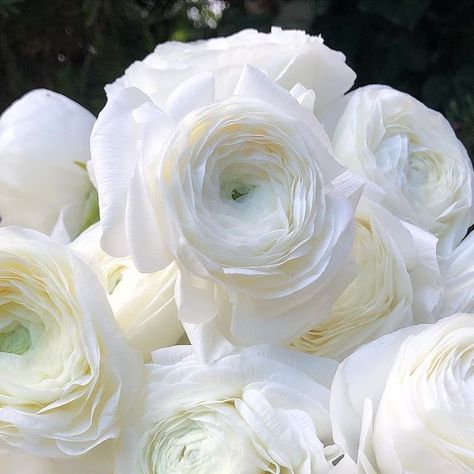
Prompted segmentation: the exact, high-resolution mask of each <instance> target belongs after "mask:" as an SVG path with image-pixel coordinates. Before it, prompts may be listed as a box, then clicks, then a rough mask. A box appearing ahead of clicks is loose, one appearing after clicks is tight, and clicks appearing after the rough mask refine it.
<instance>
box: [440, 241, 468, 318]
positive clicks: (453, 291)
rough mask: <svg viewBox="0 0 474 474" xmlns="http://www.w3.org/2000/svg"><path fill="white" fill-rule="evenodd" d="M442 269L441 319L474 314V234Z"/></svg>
mask: <svg viewBox="0 0 474 474" xmlns="http://www.w3.org/2000/svg"><path fill="white" fill-rule="evenodd" d="M442 268H443V279H444V283H445V290H444V296H443V299H442V304H441V308H440V310H439V317H444V316H449V315H451V314H454V313H474V233H471V234H469V235H468V236H467V237H466V238H465V239H464V240H463V241H462V242H461V243H460V244H459V245H458V246H457V247H456V249H455V250H454V252H453V253H452V255H450V257H449V259H447V260H446V261H445V262H443V266H442Z"/></svg>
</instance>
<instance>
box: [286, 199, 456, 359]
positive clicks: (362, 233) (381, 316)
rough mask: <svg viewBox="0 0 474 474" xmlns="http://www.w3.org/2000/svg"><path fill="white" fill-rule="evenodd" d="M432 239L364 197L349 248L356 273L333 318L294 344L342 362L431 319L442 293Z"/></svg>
mask: <svg viewBox="0 0 474 474" xmlns="http://www.w3.org/2000/svg"><path fill="white" fill-rule="evenodd" d="M436 243H437V239H436V238H435V237H433V235H431V234H429V233H427V232H425V231H423V230H421V229H420V228H418V227H415V226H413V225H410V224H407V223H403V222H402V221H400V220H399V219H398V218H396V217H394V216H393V215H392V214H390V213H389V212H388V211H387V210H385V209H383V208H382V207H381V206H379V205H378V204H376V203H374V202H371V201H369V200H367V199H363V200H362V201H361V202H360V203H359V207H358V209H357V211H356V232H355V238H354V247H353V250H352V253H353V255H354V258H355V260H356V262H357V267H358V271H357V276H356V278H355V279H354V280H353V281H352V282H351V283H350V285H349V286H348V287H347V288H346V289H345V290H344V292H343V293H342V295H341V296H340V297H339V298H338V299H337V301H336V303H335V304H334V306H333V307H332V309H331V317H330V318H329V319H328V320H327V321H325V322H322V323H320V324H318V325H317V326H315V327H314V328H312V329H311V330H310V331H309V332H308V333H307V334H305V335H304V336H303V337H301V338H299V339H297V340H296V341H294V343H293V344H292V345H293V346H294V347H295V348H296V349H298V350H302V351H305V352H309V353H313V354H319V355H322V356H325V357H331V358H334V359H338V360H342V359H343V358H344V357H347V356H348V355H349V354H351V353H352V352H353V351H354V349H356V348H357V347H358V346H360V345H361V344H363V343H365V342H368V341H371V340H373V339H376V338H377V337H380V336H383V335H385V334H389V333H391V332H393V331H395V330H397V329H400V328H402V327H405V326H410V325H412V324H419V323H432V322H434V321H435V317H434V314H433V311H434V310H435V308H436V307H437V305H438V303H439V300H440V297H441V293H442V281H441V275H440V270H439V266H438V261H437V258H436ZM451 314H452V313H451Z"/></svg>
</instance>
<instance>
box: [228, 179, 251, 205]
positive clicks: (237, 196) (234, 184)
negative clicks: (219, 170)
mask: <svg viewBox="0 0 474 474" xmlns="http://www.w3.org/2000/svg"><path fill="white" fill-rule="evenodd" d="M256 187H257V186H256V185H255V184H251V183H248V182H245V181H244V180H242V179H240V178H237V179H231V180H227V181H224V182H223V183H222V185H221V195H222V196H223V197H224V198H225V199H229V200H232V201H235V202H242V201H245V200H246V199H247V197H249V195H251V194H252V192H253V191H254V190H255V188H256Z"/></svg>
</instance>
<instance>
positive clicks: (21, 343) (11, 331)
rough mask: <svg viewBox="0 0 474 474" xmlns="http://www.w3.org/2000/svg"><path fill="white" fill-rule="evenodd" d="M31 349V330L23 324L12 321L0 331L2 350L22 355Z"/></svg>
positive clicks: (0, 349)
mask: <svg viewBox="0 0 474 474" xmlns="http://www.w3.org/2000/svg"><path fill="white" fill-rule="evenodd" d="M30 349H31V335H30V331H29V330H28V329H27V328H26V327H25V326H23V325H22V324H19V323H11V324H9V325H8V326H6V327H4V328H3V329H2V330H1V331H0V352H7V353H9V354H16V355H22V354H24V353H25V352H27V351H29V350H30Z"/></svg>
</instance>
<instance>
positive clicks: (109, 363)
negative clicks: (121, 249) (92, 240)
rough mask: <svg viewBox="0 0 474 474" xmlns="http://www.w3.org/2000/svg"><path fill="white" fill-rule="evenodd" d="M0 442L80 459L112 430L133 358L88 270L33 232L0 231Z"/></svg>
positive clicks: (133, 378)
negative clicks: (79, 457)
mask: <svg viewBox="0 0 474 474" xmlns="http://www.w3.org/2000/svg"><path fill="white" fill-rule="evenodd" d="M0 295H1V304H0V400H1V407H0V440H1V442H0V444H3V447H5V444H6V445H10V446H15V447H19V448H22V449H25V450H27V451H29V452H30V453H32V454H35V455H39V456H50V457H68V456H80V455H82V454H83V453H86V452H88V451H89V450H91V449H92V448H94V447H96V446H97V445H99V444H100V443H102V442H104V441H106V440H108V439H112V438H116V437H117V436H118V434H119V433H120V429H121V424H122V423H123V419H122V417H124V416H125V410H126V409H127V406H128V403H129V402H130V397H131V396H132V395H133V393H131V390H132V389H135V386H136V385H137V384H138V381H139V379H138V377H139V376H140V372H141V370H140V368H141V363H140V360H139V358H138V356H137V354H135V353H134V352H132V350H130V349H129V348H128V346H127V345H126V343H125V340H124V339H123V336H122V335H121V333H120V330H119V328H118V326H117V325H116V322H115V320H114V317H113V314H112V311H111V310H110V306H109V304H108V302H107V298H106V296H105V293H104V291H103V288H102V286H101V284H100V283H99V281H98V279H97V277H96V276H95V274H94V272H93V271H92V270H90V269H89V268H88V267H87V265H86V264H85V263H84V262H83V261H82V260H81V259H80V258H79V257H78V256H77V255H76V254H74V253H73V252H72V251H71V250H68V249H67V248H66V247H64V246H63V245H61V244H58V243H56V242H54V241H53V240H51V239H50V238H48V237H46V236H44V235H42V234H39V233H37V232H35V231H32V230H22V229H20V228H17V227H7V228H3V229H0Z"/></svg>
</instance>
